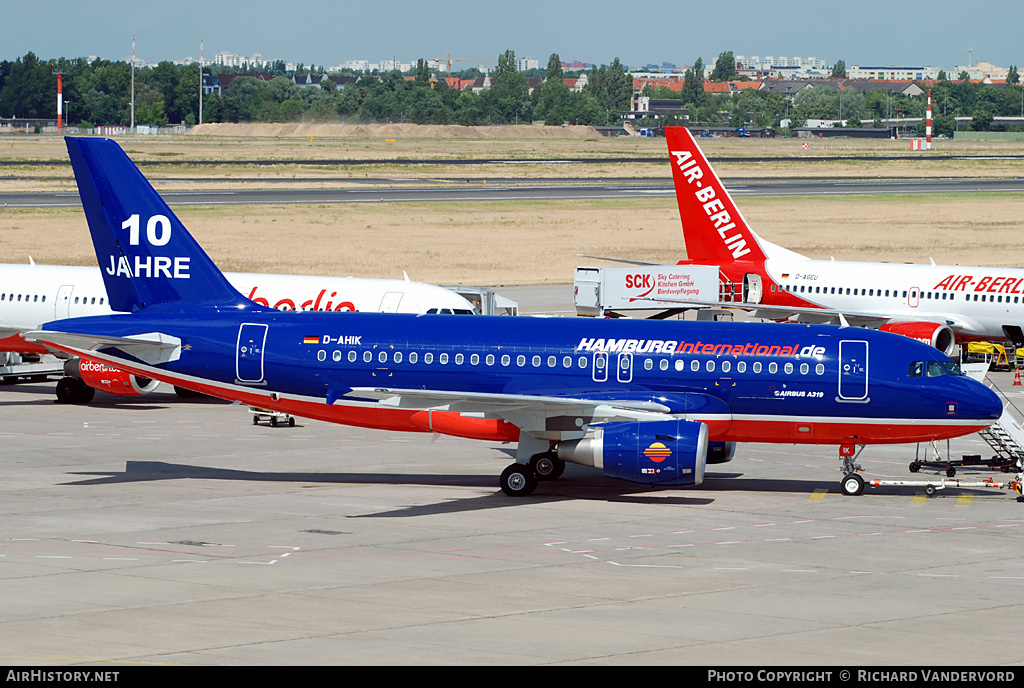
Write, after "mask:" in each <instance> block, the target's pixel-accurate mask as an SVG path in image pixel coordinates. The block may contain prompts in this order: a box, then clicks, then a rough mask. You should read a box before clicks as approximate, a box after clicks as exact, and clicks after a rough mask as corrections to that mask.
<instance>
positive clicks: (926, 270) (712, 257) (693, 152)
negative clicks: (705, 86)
mask: <svg viewBox="0 0 1024 688" xmlns="http://www.w3.org/2000/svg"><path fill="white" fill-rule="evenodd" d="M665 137H666V139H667V140H668V150H669V158H670V160H671V163H672V177H673V180H674V182H675V189H676V199H677V201H678V203H679V215H680V218H681V220H682V223H683V238H684V240H685V242H686V254H687V260H684V261H680V264H704V265H717V266H719V267H720V270H721V278H722V279H723V280H724V281H726V282H729V283H732V284H733V295H734V298H735V301H732V302H728V304H726V303H724V302H718V303H708V304H704V305H717V306H720V305H731V306H741V307H743V308H745V309H747V310H750V311H753V313H754V315H755V316H757V317H763V318H770V319H773V320H783V319H789V320H795V321H799V322H819V323H820V322H837V321H839V322H844V321H845V322H847V323H849V324H851V325H860V326H865V327H873V328H877V329H881V330H886V331H889V332H896V333H898V334H903V335H906V336H909V337H913V338H914V339H919V340H922V341H925V342H927V343H929V344H931V345H932V346H935V347H936V348H938V349H940V350H942V351H945V352H946V353H949V352H951V351H952V349H953V346H954V344H955V343H956V342H958V341H963V340H970V339H1000V340H1001V339H1008V340H1010V341H1013V342H1016V343H1018V344H1019V343H1021V342H1024V332H1022V329H1021V324H1022V322H1024V270H1021V269H1014V268H985V267H966V266H962V265H957V266H949V265H936V264H935V263H934V262H933V263H931V264H929V265H922V264H908V263H869V262H860V261H858V262H854V261H837V260H813V259H811V258H807V257H806V256H802V255H800V254H798V253H794V252H792V251H789V250H787V249H784V248H782V247H780V246H776V245H775V244H772V243H770V242H768V241H765V240H764V239H762V238H761V237H759V236H757V234H755V233H754V232H753V231H752V230H751V229H750V226H749V225H748V224H747V222H746V221H745V220H744V219H743V216H742V214H741V213H740V211H739V209H738V208H737V207H736V205H735V204H734V203H733V201H732V199H731V198H730V197H729V194H728V192H727V191H726V190H725V187H724V186H723V185H722V182H721V180H720V179H719V178H718V175H716V174H715V171H714V170H713V169H712V168H711V165H710V164H709V163H708V160H707V158H706V157H705V156H704V154H703V153H702V152H701V150H700V148H699V147H698V146H697V142H696V141H695V140H694V138H693V136H692V135H691V134H690V132H689V131H688V130H686V129H685V128H683V127H667V128H666V129H665Z"/></svg>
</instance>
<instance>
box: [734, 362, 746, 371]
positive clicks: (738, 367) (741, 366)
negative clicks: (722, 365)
mask: <svg viewBox="0 0 1024 688" xmlns="http://www.w3.org/2000/svg"><path fill="white" fill-rule="evenodd" d="M736 372H737V373H745V372H747V362H746V361H740V362H739V363H737V364H736Z"/></svg>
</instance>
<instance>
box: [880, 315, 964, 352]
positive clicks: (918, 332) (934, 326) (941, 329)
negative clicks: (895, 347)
mask: <svg viewBox="0 0 1024 688" xmlns="http://www.w3.org/2000/svg"><path fill="white" fill-rule="evenodd" d="M878 329H880V330H881V331H882V332H892V333H894V334H901V335H903V336H904V337H910V338H911V339H916V340H917V341H919V342H924V343H925V344H929V345H931V346H933V347H935V348H936V349H938V350H939V351H941V352H942V353H944V354H946V355H947V356H949V355H950V354H951V353H953V345H954V344H956V337H955V336H954V334H953V330H951V329H950V328H949V326H947V325H943V324H941V323H934V322H924V321H921V322H887V323H885V324H884V325H882V326H881V327H879V328H878Z"/></svg>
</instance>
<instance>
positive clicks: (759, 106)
mask: <svg viewBox="0 0 1024 688" xmlns="http://www.w3.org/2000/svg"><path fill="white" fill-rule="evenodd" d="M837 70H838V71H839V72H840V73H843V74H845V65H844V64H843V63H842V61H839V62H837V64H836V66H835V67H834V69H833V71H834V72H836V71H837ZM57 71H60V72H62V73H63V74H64V77H63V93H64V99H65V103H66V105H65V115H66V117H67V121H68V123H69V124H72V125H79V126H86V127H88V126H96V125H127V124H130V123H131V107H132V68H131V65H130V64H129V63H126V62H110V61H107V60H99V59H98V60H93V61H92V62H88V61H86V60H84V59H73V60H67V59H65V58H58V59H50V60H42V59H40V58H38V57H37V56H36V55H35V54H33V53H31V52H30V53H28V54H26V55H25V56H24V57H21V58H18V59H17V60H13V61H9V60H5V61H2V62H0V117H4V118H12V117H14V118H24V119H45V118H52V117H53V116H54V115H55V112H54V111H55V103H56V95H57V78H56V76H55V75H54V72H57ZM207 71H208V72H209V71H211V68H207ZM308 71H310V70H306V69H304V68H301V67H300V69H299V70H298V75H299V76H301V77H304V76H305V74H306V73H308ZM311 71H313V72H316V73H318V74H322V73H323V70H322V69H321V70H316V69H315V68H311ZM706 71H707V70H705V68H704V64H703V60H702V59H701V58H697V60H696V61H695V62H694V65H693V67H691V68H690V69H688V70H686V72H685V74H684V77H683V85H682V89H681V91H671V90H669V89H667V88H661V87H652V86H646V87H645V88H644V90H643V94H644V95H649V96H652V97H655V98H663V99H674V100H677V101H678V102H679V109H680V110H684V109H685V110H688V111H689V121H690V123H702V124H706V125H709V126H721V125H729V126H741V125H754V126H763V127H773V128H777V127H779V125H780V122H783V121H786V120H789V121H791V122H792V125H793V126H799V125H801V124H803V123H804V122H806V121H807V120H808V119H844V120H846V121H847V126H854V127H856V126H872V124H880V121H881V120H882V119H886V118H889V117H894V116H895V114H896V112H897V111H898V112H899V113H900V116H906V117H923V116H924V110H925V96H923V95H919V96H906V95H902V94H897V93H894V92H891V91H884V90H878V91H868V92H865V93H858V92H855V91H854V90H853V89H850V88H847V89H843V90H841V91H836V90H833V89H831V88H829V87H827V86H814V87H812V88H807V89H804V90H802V91H800V92H799V93H798V94H797V96H796V97H795V99H793V100H790V99H788V98H786V97H784V96H782V95H780V94H775V93H768V92H766V91H758V90H754V89H744V90H741V91H740V92H739V93H737V94H732V95H730V94H720V93H708V92H706V91H705V90H704V81H705V79H706V78H710V79H711V80H713V81H727V80H731V79H735V76H736V66H735V60H734V59H733V54H732V52H731V51H727V52H723V53H721V54H720V55H719V57H718V60H716V62H715V66H714V69H713V70H711V71H710V73H709V74H706V73H705V72H706ZM474 74H476V72H475V70H471V71H469V72H468V76H472V75H474ZM1012 74H1013V76H1014V77H1016V69H1015V68H1014V69H1013V70H1012ZM269 76H270V77H271V78H269V79H268V80H261V79H257V78H255V77H252V76H237V77H236V78H235V79H234V80H233V81H232V82H231V85H230V88H229V89H227V90H226V91H225V92H224V94H223V97H218V96H217V95H216V94H208V95H206V96H205V97H204V99H203V121H204V122H296V121H307V122H337V121H347V122H411V123H415V124H462V125H488V124H508V123H516V122H532V121H536V120H543V121H544V122H546V123H547V124H549V125H561V124H563V123H569V124H584V125H594V126H600V125H608V124H618V123H619V122H620V114H619V113H620V112H622V111H625V110H628V109H629V103H630V98H631V97H632V94H633V82H632V77H631V76H630V74H629V73H628V72H627V71H626V70H625V68H624V67H623V65H622V64H621V63H620V62H619V59H618V58H615V59H614V60H612V62H611V63H610V64H609V65H600V66H596V67H594V68H592V69H590V70H589V71H588V72H587V84H586V86H585V87H584V88H583V89H582V91H576V90H574V89H572V88H570V87H569V86H568V85H567V84H566V83H565V82H564V81H563V78H564V77H565V74H564V73H563V70H562V63H561V60H560V58H559V56H558V55H557V54H552V55H551V57H550V58H549V60H548V64H547V68H546V69H545V70H544V81H543V82H542V83H541V84H540V85H539V86H538V87H536V88H534V89H533V91H532V93H531V91H530V87H529V84H528V81H527V77H526V76H525V75H524V74H523V73H521V72H518V71H516V69H515V53H514V52H513V51H511V50H508V51H506V52H504V53H502V54H501V55H500V56H499V57H498V63H497V68H496V69H495V71H494V73H493V74H492V75H491V87H490V88H489V89H486V90H482V91H480V92H474V91H472V90H456V89H452V88H449V87H448V84H447V83H446V82H445V81H444V80H443V79H440V80H438V79H434V78H432V75H431V73H430V70H429V68H428V66H427V63H426V61H425V60H422V59H421V60H419V61H418V62H417V65H416V67H415V68H414V69H413V70H412V71H411V73H409V74H402V73H401V72H398V71H392V72H387V73H385V74H380V75H373V76H366V75H363V76H361V77H359V78H358V79H357V80H356V81H354V82H353V83H349V84H346V85H345V86H344V87H337V86H335V84H334V83H333V82H331V81H329V80H323V81H321V82H320V83H319V85H317V86H300V85H298V84H296V83H295V82H294V81H293V80H292V79H291V78H288V77H287V76H285V73H284V65H283V64H281V63H278V64H275V65H273V69H270V70H269ZM940 76H945V75H944V74H943V75H940ZM961 76H963V75H961ZM407 77H410V78H407ZM134 80H135V123H136V124H156V125H165V124H168V123H184V124H186V125H193V124H196V123H197V122H198V116H199V67H198V65H196V64H194V63H193V64H190V65H175V64H173V63H171V62H161V63H159V64H158V65H156V66H155V67H151V68H140V69H136V70H135V74H134ZM1014 81H1016V79H1014ZM932 102H933V119H934V130H935V132H936V133H937V134H951V133H952V132H953V131H954V130H955V129H956V128H957V125H956V119H955V118H956V117H957V116H961V117H964V116H966V117H972V118H973V119H972V122H971V128H972V129H976V130H984V129H994V128H995V127H993V125H992V119H993V118H994V117H996V116H1000V115H1015V114H1018V115H1024V89H1022V87H1021V86H1020V85H1017V84H1014V83H1011V84H1010V85H1007V86H1005V87H995V86H985V85H982V84H972V83H969V82H968V81H967V80H966V79H961V80H959V81H952V80H949V79H941V80H940V81H939V82H938V83H936V84H935V85H934V86H933V88H932ZM681 123H683V121H682V119H681V118H675V117H672V116H669V117H667V118H665V117H663V118H661V119H659V120H658V121H656V122H655V121H652V120H640V122H639V124H640V125H641V126H648V125H670V124H681ZM963 127H964V125H963V124H961V128H963Z"/></svg>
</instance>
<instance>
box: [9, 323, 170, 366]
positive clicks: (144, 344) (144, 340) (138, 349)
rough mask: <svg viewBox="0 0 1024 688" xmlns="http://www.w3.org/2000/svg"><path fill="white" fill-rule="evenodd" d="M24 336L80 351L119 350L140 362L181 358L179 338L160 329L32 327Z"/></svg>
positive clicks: (155, 362) (153, 363)
mask: <svg viewBox="0 0 1024 688" xmlns="http://www.w3.org/2000/svg"><path fill="white" fill-rule="evenodd" d="M24 337H25V339H27V340H29V341H35V342H41V343H43V344H58V345H61V346H67V347H71V348H73V349H77V350H79V351H82V352H87V351H98V350H100V349H111V348H114V349H120V350H121V351H123V352H124V353H126V354H128V355H129V356H133V357H134V358H137V359H138V360H140V361H142V362H143V363H148V364H149V365H156V364H158V363H169V362H170V361H177V360H178V359H179V358H180V357H181V340H180V339H178V338H177V337H172V336H170V335H166V334H163V333H161V332H147V333H145V334H137V335H132V336H130V337H106V336H101V335H95V334H73V333H69V332H53V331H49V330H35V331H33V332H26V333H25V335H24Z"/></svg>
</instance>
